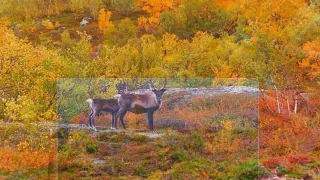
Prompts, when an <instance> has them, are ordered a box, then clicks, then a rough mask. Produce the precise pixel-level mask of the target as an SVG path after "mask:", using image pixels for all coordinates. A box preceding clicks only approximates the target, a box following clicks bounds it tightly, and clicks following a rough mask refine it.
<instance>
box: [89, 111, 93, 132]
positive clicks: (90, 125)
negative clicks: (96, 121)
mask: <svg viewBox="0 0 320 180" xmlns="http://www.w3.org/2000/svg"><path fill="white" fill-rule="evenodd" d="M92 115H93V110H92V109H91V112H90V115H89V129H91V128H92Z"/></svg>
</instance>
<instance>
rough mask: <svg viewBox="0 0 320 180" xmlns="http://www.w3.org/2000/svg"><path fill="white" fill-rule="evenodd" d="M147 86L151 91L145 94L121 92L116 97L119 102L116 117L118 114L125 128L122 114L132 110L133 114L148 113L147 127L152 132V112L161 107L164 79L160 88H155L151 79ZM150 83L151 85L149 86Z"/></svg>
mask: <svg viewBox="0 0 320 180" xmlns="http://www.w3.org/2000/svg"><path fill="white" fill-rule="evenodd" d="M148 83H149V88H150V89H151V90H152V92H148V93H145V94H126V93H122V94H121V96H120V97H119V99H118V104H119V107H120V109H119V111H118V112H117V114H116V118H117V117H119V116H120V121H121V124H122V126H123V128H124V129H125V128H126V127H125V124H124V121H123V118H124V116H125V115H126V113H127V112H128V111H129V112H132V113H134V114H143V113H148V123H149V129H150V131H151V132H154V129H153V114H154V112H155V111H156V110H157V109H159V108H160V107H161V104H162V96H163V93H164V92H165V91H166V89H165V87H166V83H167V81H166V80H165V81H164V83H163V88H162V89H159V90H158V89H156V88H154V86H153V83H152V81H150V82H148ZM151 85H152V86H153V87H151Z"/></svg>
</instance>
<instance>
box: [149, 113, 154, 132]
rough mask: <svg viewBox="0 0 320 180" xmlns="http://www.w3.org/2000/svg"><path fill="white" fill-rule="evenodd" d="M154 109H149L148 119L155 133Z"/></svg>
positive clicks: (150, 127) (151, 129)
mask: <svg viewBox="0 0 320 180" xmlns="http://www.w3.org/2000/svg"><path fill="white" fill-rule="evenodd" d="M153 113H154V111H153V110H149V111H148V121H149V129H150V131H151V132H152V133H154V129H153Z"/></svg>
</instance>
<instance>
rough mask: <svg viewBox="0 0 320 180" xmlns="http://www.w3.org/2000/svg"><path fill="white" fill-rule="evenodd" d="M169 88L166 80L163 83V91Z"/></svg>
mask: <svg viewBox="0 0 320 180" xmlns="http://www.w3.org/2000/svg"><path fill="white" fill-rule="evenodd" d="M166 86H167V78H165V79H164V82H163V88H162V89H165V88H166Z"/></svg>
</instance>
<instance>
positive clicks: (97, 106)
mask: <svg viewBox="0 0 320 180" xmlns="http://www.w3.org/2000/svg"><path fill="white" fill-rule="evenodd" d="M116 87H117V94H123V93H125V91H126V89H124V88H123V87H124V85H122V83H119V84H117V85H116ZM115 98H117V95H115ZM86 101H87V102H88V103H89V106H90V108H91V113H90V115H89V128H90V129H91V128H92V129H93V130H94V131H97V128H96V127H95V120H94V118H95V117H96V116H99V115H100V114H101V113H103V112H105V113H108V114H110V115H111V129H112V130H114V129H116V128H117V121H116V113H117V112H118V111H119V105H118V100H117V99H91V98H89V99H87V100H86Z"/></svg>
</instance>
